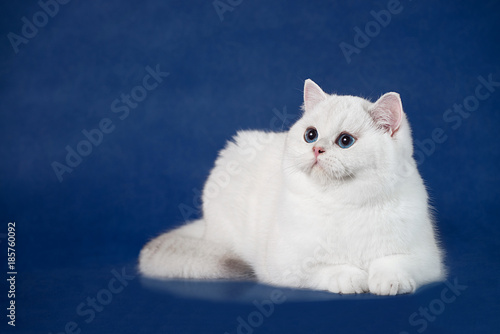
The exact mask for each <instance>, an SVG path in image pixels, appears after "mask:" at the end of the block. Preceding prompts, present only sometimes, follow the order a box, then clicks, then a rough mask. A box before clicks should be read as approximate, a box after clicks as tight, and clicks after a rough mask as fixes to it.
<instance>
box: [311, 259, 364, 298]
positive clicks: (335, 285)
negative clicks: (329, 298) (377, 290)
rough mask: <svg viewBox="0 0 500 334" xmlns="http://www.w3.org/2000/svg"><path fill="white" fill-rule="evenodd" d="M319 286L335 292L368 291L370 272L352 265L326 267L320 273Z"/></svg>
mask: <svg viewBox="0 0 500 334" xmlns="http://www.w3.org/2000/svg"><path fill="white" fill-rule="evenodd" d="M319 279H320V284H319V286H318V287H319V288H321V289H324V290H328V291H330V292H334V293H341V294H353V293H364V292H367V291H368V273H367V272H366V271H364V270H362V269H359V268H357V267H354V266H350V265H337V266H331V267H326V268H324V269H323V270H322V271H321V273H320V277H319Z"/></svg>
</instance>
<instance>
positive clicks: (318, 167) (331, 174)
mask: <svg viewBox="0 0 500 334" xmlns="http://www.w3.org/2000/svg"><path fill="white" fill-rule="evenodd" d="M309 175H310V176H311V178H313V179H314V180H315V181H316V182H319V183H320V184H321V185H323V186H328V185H332V184H335V185H338V184H339V183H345V182H348V181H352V180H353V179H354V175H353V174H352V173H346V172H345V171H337V170H332V169H326V168H325V166H323V165H322V164H321V163H318V164H315V165H314V166H313V167H312V168H311V170H310V172H309Z"/></svg>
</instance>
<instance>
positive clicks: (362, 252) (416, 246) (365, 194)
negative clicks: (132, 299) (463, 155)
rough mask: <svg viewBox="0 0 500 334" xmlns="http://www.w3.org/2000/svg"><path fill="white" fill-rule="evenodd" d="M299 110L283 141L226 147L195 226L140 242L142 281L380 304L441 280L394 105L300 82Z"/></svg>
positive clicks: (405, 132)
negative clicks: (214, 282) (332, 295)
mask: <svg viewBox="0 0 500 334" xmlns="http://www.w3.org/2000/svg"><path fill="white" fill-rule="evenodd" d="M303 109H304V114H303V116H302V118H301V119H300V120H298V121H297V123H295V124H294V125H293V126H292V127H291V129H290V130H289V131H288V132H284V133H268V132H262V131H241V132H239V133H238V134H237V135H236V136H235V137H234V138H233V141H230V142H228V143H227V146H226V147H225V148H224V149H223V150H222V151H221V152H220V155H219V157H218V159H217V161H216V162H215V167H214V168H213V170H212V172H211V174H210V176H209V178H208V180H207V183H206V184H205V188H204V191H203V198H202V199H203V218H202V219H200V220H197V221H194V222H191V223H189V224H187V225H185V226H182V227H180V228H178V229H175V230H173V231H171V232H168V233H164V234H162V235H160V236H159V237H157V238H155V239H153V240H152V241H151V242H149V243H148V244H147V245H146V246H145V247H144V248H143V250H142V251H141V254H140V258H139V270H140V271H141V273H142V274H144V275H146V276H150V277H159V278H173V277H176V278H203V279H213V278H238V277H246V276H249V275H252V274H254V275H255V276H256V277H257V279H258V280H259V281H261V282H264V283H268V284H273V285H281V286H289V287H298V288H311V289H318V290H328V291H331V292H336V293H362V292H371V293H374V294H378V295H395V294H399V293H410V292H413V291H415V289H416V288H417V287H419V286H421V285H422V284H426V283H430V282H434V281H439V280H443V279H444V277H445V270H444V267H443V263H442V252H441V250H440V249H439V247H438V245H437V241H436V237H435V231H434V227H433V223H432V217H431V212H430V211H431V210H430V209H429V206H428V203H427V202H428V199H427V192H426V189H425V187H424V184H423V181H422V179H421V177H420V175H419V173H418V171H417V168H416V164H415V161H414V159H413V157H412V155H413V145H412V139H411V132H410V127H409V124H408V121H407V119H406V115H405V113H404V112H403V109H402V104H401V100H400V97H399V95H398V94H397V93H387V94H385V95H383V96H382V97H380V99H378V100H377V101H376V102H375V103H372V102H369V101H367V100H365V99H362V98H359V97H354V96H338V95H327V94H326V93H324V92H323V90H322V89H321V88H320V87H319V86H318V85H316V84H315V83H314V82H313V81H311V80H309V79H308V80H306V82H305V87H304V106H303Z"/></svg>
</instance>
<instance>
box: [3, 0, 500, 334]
mask: <svg viewBox="0 0 500 334" xmlns="http://www.w3.org/2000/svg"><path fill="white" fill-rule="evenodd" d="M223 1H224V0H223ZM49 2H50V1H49ZM224 2H225V1H224ZM225 3H226V2H225ZM389 3H390V1H387V0H383V1H374V2H369V1H356V2H355V1H319V0H318V1H294V2H292V1H284V0H280V1H260V0H252V1H249V0H243V1H234V0H233V1H232V4H233V5H232V6H231V9H232V10H228V11H226V12H224V13H223V14H221V16H220V15H219V14H218V13H217V11H216V9H215V8H214V6H213V3H212V0H205V1H180V0H168V1H144V2H140V1H117V0H111V1H106V2H97V1H92V2H91V1H77V0H74V1H70V2H69V3H67V4H61V5H59V8H58V11H57V13H55V8H54V7H52V11H53V13H52V14H53V17H49V16H47V15H45V18H47V20H45V21H44V15H43V14H37V13H38V12H40V11H41V10H42V9H41V7H40V5H39V4H38V3H37V2H36V1H33V0H31V1H24V2H22V3H21V2H16V3H11V2H9V3H8V4H7V2H3V3H2V5H1V7H2V8H1V10H0V17H1V20H0V32H1V33H0V35H1V36H2V37H1V43H0V55H1V58H0V100H1V106H2V107H1V113H0V142H1V145H0V159H1V164H0V196H1V197H0V253H1V257H0V260H1V261H2V262H1V263H2V265H1V268H3V269H2V270H1V271H0V272H1V274H0V275H1V276H2V277H4V278H3V279H1V285H0V288H1V290H0V296H2V297H1V298H0V303H1V305H0V306H1V307H0V309H1V310H3V311H2V312H1V313H2V314H1V316H0V319H2V320H1V324H0V331H2V332H16V333H49V332H52V333H59V332H64V331H65V327H66V328H67V329H69V331H68V332H75V333H78V332H79V331H81V333H224V332H228V333H236V332H237V330H238V326H239V322H238V321H239V320H238V319H239V317H241V318H240V319H243V320H244V321H246V322H247V323H248V322H251V323H253V324H254V325H255V326H253V325H252V328H250V327H246V328H243V327H240V332H250V331H253V332H254V333H271V332H275V333H277V332H283V333H285V332H288V333H304V332H308V333H368V332H373V333H396V334H397V333H420V332H425V333H498V332H499V330H500V319H499V311H500V307H499V302H498V299H499V297H500V293H499V279H498V277H499V276H500V266H499V262H500V261H499V259H500V257H499V255H500V252H499V250H500V247H499V240H500V229H499V227H498V223H499V219H498V218H499V213H500V208H499V204H500V203H499V192H498V189H499V186H500V177H499V176H498V162H499V150H498V148H499V146H498V133H499V132H498V127H499V125H500V122H499V113H498V105H499V104H500V87H493V88H492V90H493V92H490V96H489V97H488V98H486V99H485V100H482V101H479V105H476V106H473V108H471V109H473V111H471V112H470V115H469V116H468V117H467V118H463V117H459V118H457V115H458V114H456V113H455V114H453V117H455V118H453V120H451V119H449V118H448V119H447V118H446V117H444V115H445V113H446V111H447V110H448V109H450V108H453V105H454V104H463V103H464V100H466V101H467V102H468V103H471V101H472V102H474V98H471V96H474V95H475V89H476V87H477V86H478V85H479V84H480V81H479V79H478V78H479V77H483V78H484V79H488V76H491V78H492V80H493V81H495V82H498V81H500V71H499V70H500V67H499V65H500V64H499V61H498V60H499V59H500V46H499V45H500V43H499V42H500V40H499V32H500V23H499V14H500V3H499V2H497V1H494V0H493V1H452V0H448V1H439V2H437V1H425V0H419V1H417V0H414V1H410V0H401V3H400V6H399V7H397V8H398V13H395V14H392V15H391V20H390V22H389V24H387V25H386V26H385V27H381V26H380V25H378V27H379V28H380V29H379V31H377V30H376V27H377V25H373V23H371V24H370V22H371V21H374V17H373V16H372V15H371V14H370V11H375V12H380V11H381V10H383V9H387V6H388V4H389ZM34 16H35V20H38V21H37V22H38V23H39V25H40V27H38V28H37V31H36V33H35V32H33V31H31V35H30V38H26V40H25V42H26V43H21V44H19V45H17V46H13V44H12V43H11V42H10V40H9V33H13V34H16V35H18V36H22V33H23V32H22V28H23V25H24V24H25V21H23V17H26V20H27V21H29V22H33V17H34ZM367 24H368V28H370V27H371V29H374V30H371V31H370V34H371V35H372V37H370V41H369V43H367V41H366V40H365V44H366V43H367V45H366V46H365V45H361V46H363V47H360V48H358V51H359V52H358V53H353V54H352V55H351V56H350V61H349V62H348V59H347V58H346V57H345V56H344V54H343V52H342V50H341V47H340V43H342V42H344V43H348V44H351V45H353V46H355V41H354V38H355V35H356V32H355V30H354V29H355V28H356V27H357V28H359V29H361V30H364V29H365V27H366V26H367ZM25 33H28V34H29V33H30V31H25ZM10 36H11V37H12V36H13V35H12V34H10ZM358 42H359V41H358ZM358 46H360V44H359V43H358ZM16 48H17V49H18V50H17V52H16V50H15V49H16ZM147 66H149V67H151V68H153V69H155V68H156V67H157V66H158V68H159V69H160V71H162V72H168V73H169V75H168V76H166V77H164V78H163V79H162V82H160V83H159V84H158V85H157V87H156V88H155V89H152V90H150V91H146V92H147V96H146V97H145V98H144V100H142V101H141V102H139V103H138V105H137V106H136V107H135V108H129V109H130V110H129V111H130V113H129V115H128V116H127V117H125V118H124V119H120V118H119V116H121V115H122V113H115V112H113V110H112V108H111V104H112V102H113V101H114V100H115V99H117V98H118V99H120V96H121V94H130V93H131V92H135V93H136V94H139V93H140V92H141V91H140V90H141V89H140V88H136V87H137V86H138V85H142V83H143V79H144V78H145V76H146V75H147V74H148V72H147V70H146V67H147ZM307 78H312V79H313V80H314V81H316V82H317V83H318V84H320V85H321V86H322V87H323V88H324V89H325V91H327V92H337V93H339V94H351V95H359V96H363V97H367V98H371V99H376V98H377V97H378V96H380V95H381V94H383V93H385V92H388V91H396V92H399V93H400V94H401V97H402V100H403V105H404V108H405V111H406V113H407V115H408V117H409V119H410V121H411V125H412V128H413V133H414V138H415V140H416V141H418V142H419V143H423V145H424V148H422V147H420V148H418V149H419V152H420V154H421V155H420V156H419V160H420V165H419V169H420V171H421V174H422V176H423V178H424V179H425V180H426V184H427V186H428V188H429V193H430V196H431V197H432V204H433V206H434V207H435V208H436V218H437V222H438V228H439V231H440V238H441V240H442V244H443V247H444V248H445V249H446V253H447V255H446V263H447V266H448V267H449V272H450V274H449V279H448V283H449V284H458V285H460V286H462V288H461V289H462V290H460V291H458V292H457V293H456V295H453V294H452V293H451V290H449V288H448V285H447V284H445V283H437V284H433V285H430V286H427V287H424V288H422V289H420V290H419V291H417V293H415V294H413V295H409V296H396V297H391V298H388V297H375V296H370V295H361V296H337V295H333V294H328V293H325V292H314V291H297V290H290V289H282V288H275V287H267V286H263V285H259V284H255V283H251V282H250V283H248V282H247V283H233V282H218V283H207V282H167V283H165V282H156V281H149V280H144V279H141V278H140V277H139V276H136V273H135V266H136V259H137V255H138V252H139V250H140V249H141V247H142V246H143V244H144V243H145V242H147V241H148V240H149V239H150V238H152V237H154V236H155V235H157V234H159V233H160V232H162V231H164V230H166V229H168V228H171V227H173V226H177V225H179V224H181V223H183V222H184V221H185V220H186V219H192V218H195V217H197V216H198V215H199V212H198V209H197V207H196V191H197V190H201V189H202V186H203V182H204V180H205V178H206V177H207V175H208V173H209V171H210V168H211V167H212V165H213V162H214V159H215V158H216V156H217V152H218V150H220V149H221V148H222V147H223V145H224V142H225V141H226V140H227V139H228V138H230V137H231V136H232V135H233V134H235V132H236V131H237V130H239V129H266V130H280V129H282V128H283V129H285V130H286V128H287V127H288V126H289V125H290V124H292V123H293V121H294V120H295V119H297V118H298V117H299V114H300V112H299V108H300V105H301V103H302V88H303V82H304V80H305V79H307ZM150 83H153V81H150ZM134 89H135V90H134ZM482 92H486V90H484V89H483V90H482ZM136 96H137V95H136ZM120 106H122V107H123V106H124V104H120ZM285 112H286V117H283V115H285ZM280 115H281V116H280ZM450 115H452V114H450ZM450 115H448V116H450ZM106 118H107V119H109V120H110V122H112V125H113V126H114V127H113V131H112V132H111V133H107V134H103V138H102V142H101V143H100V144H99V145H98V146H94V147H93V149H92V152H91V153H90V154H88V155H87V156H86V157H83V158H82V161H81V163H80V164H78V165H77V166H76V167H75V168H73V170H72V172H71V173H64V174H63V175H62V182H60V181H59V180H58V178H57V176H56V173H55V172H54V170H53V168H52V165H51V164H52V163H53V162H54V161H57V162H59V163H62V164H65V159H66V154H67V151H66V149H65V148H66V146H68V145H69V146H70V147H71V148H72V149H77V145H78V143H79V142H80V141H82V140H85V137H84V135H83V134H82V131H83V130H87V131H91V130H92V129H95V128H97V127H98V126H99V122H101V120H103V119H106ZM435 129H442V131H443V132H444V137H443V136H440V138H439V140H437V141H439V142H436V141H434V143H432V142H431V138H432V133H433V131H435ZM438 131H439V130H438ZM444 138H445V139H444ZM417 154H418V153H417ZM180 208H184V209H185V210H184V211H182V210H181V209H180ZM186 208H189V209H186ZM186 210H187V211H186ZM9 221H15V222H16V270H17V272H18V275H17V279H16V299H15V301H16V311H17V313H16V327H15V328H12V327H11V326H7V318H6V314H7V311H6V310H5V309H6V307H7V305H8V302H9V299H8V298H7V296H6V295H7V291H8V286H7V284H6V278H7V274H6V273H7V271H8V269H7V258H6V253H7V223H8V222H9ZM117 273H120V274H118V276H120V275H122V273H124V274H125V275H126V278H122V281H118V280H116V279H115V277H116V274H117ZM129 276H130V277H129ZM120 282H121V283H120ZM110 284H111V285H110ZM120 284H121V285H120ZM119 288H120V289H119ZM111 290H112V291H114V292H110V291H111ZM118 290H119V291H118ZM273 291H274V292H276V291H277V292H276V293H282V294H283V296H284V297H283V298H285V299H286V300H285V302H284V303H280V304H275V305H274V306H273V312H271V313H272V314H270V315H269V316H262V315H261V316H260V318H259V315H258V314H257V313H255V312H257V311H256V310H257V307H256V306H255V305H254V304H253V303H252V302H253V301H254V300H256V301H257V302H259V303H261V302H263V301H265V300H268V299H270V298H271V296H272V293H273ZM443 293H444V294H445V295H444V296H446V297H447V299H446V300H449V297H451V296H454V297H455V298H454V299H453V301H452V302H446V303H445V302H444V301H443V297H442V296H443ZM87 298H90V299H92V298H98V299H99V300H101V302H102V304H101V305H103V306H102V307H101V306H100V307H99V310H100V311H99V312H97V311H94V313H95V314H94V317H92V319H91V312H90V311H89V310H91V308H90V306H88V304H87V303H88V299H87ZM82 303H83V306H82V307H83V308H80V312H78V311H77V309H78V307H79V306H81V304H82ZM104 304H105V305H104ZM425 309H429V311H425ZM82 311H83V313H84V315H82V314H81V313H82ZM85 312H86V313H85ZM419 312H428V313H427V315H422V314H424V313H419ZM415 314H416V315H415ZM412 316H413V318H412ZM249 317H250V319H249ZM252 317H253V318H252ZM411 319H413V321H412V320H411ZM248 326H249V325H248ZM254 327H255V328H254Z"/></svg>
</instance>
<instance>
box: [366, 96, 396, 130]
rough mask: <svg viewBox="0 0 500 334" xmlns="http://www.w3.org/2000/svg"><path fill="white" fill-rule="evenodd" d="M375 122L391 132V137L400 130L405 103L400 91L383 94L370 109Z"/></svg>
mask: <svg viewBox="0 0 500 334" xmlns="http://www.w3.org/2000/svg"><path fill="white" fill-rule="evenodd" d="M369 112H370V114H371V116H372V117H373V119H374V120H375V122H376V123H377V124H378V125H379V126H380V127H382V128H383V129H385V130H386V131H387V132H390V134H391V137H392V136H393V135H394V134H395V133H396V131H398V129H399V127H400V125H401V121H402V119H403V104H402V103H401V98H400V97H399V94H398V93H393V92H391V93H386V94H384V95H382V96H381V97H380V98H379V99H378V100H377V102H375V104H374V105H373V106H372V107H371V108H370V110H369Z"/></svg>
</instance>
